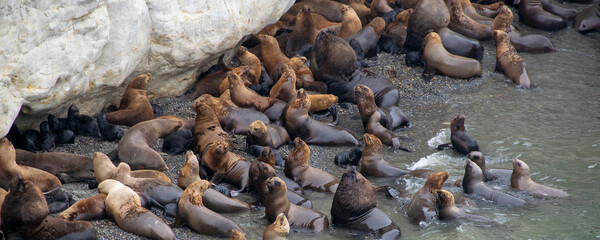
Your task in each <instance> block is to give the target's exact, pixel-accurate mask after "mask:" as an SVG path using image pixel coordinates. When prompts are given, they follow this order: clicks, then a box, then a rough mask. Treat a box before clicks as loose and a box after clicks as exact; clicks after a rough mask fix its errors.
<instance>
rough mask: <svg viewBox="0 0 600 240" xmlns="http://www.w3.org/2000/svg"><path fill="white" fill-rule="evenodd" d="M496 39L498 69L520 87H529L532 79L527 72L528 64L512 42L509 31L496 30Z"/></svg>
mask: <svg viewBox="0 0 600 240" xmlns="http://www.w3.org/2000/svg"><path fill="white" fill-rule="evenodd" d="M494 41H496V71H500V72H502V73H504V75H505V76H506V77H508V78H509V79H510V80H511V81H513V82H514V83H516V84H518V85H519V87H520V88H523V89H529V88H530V86H531V81H530V80H529V74H527V65H526V64H525V60H523V58H521V55H519V53H517V50H516V49H515V47H513V45H512V44H511V43H510V37H509V36H508V33H506V32H505V31H502V30H494Z"/></svg>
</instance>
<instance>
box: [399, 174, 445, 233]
mask: <svg viewBox="0 0 600 240" xmlns="http://www.w3.org/2000/svg"><path fill="white" fill-rule="evenodd" d="M449 176H450V174H448V173H447V172H437V173H434V174H431V175H429V177H428V178H427V181H425V184H424V185H423V187H421V189H419V191H417V193H415V195H414V196H413V198H412V199H411V200H410V203H409V204H408V208H407V210H406V215H408V218H410V220H411V221H412V222H413V223H415V224H419V222H421V221H425V222H429V221H431V220H433V219H434V218H435V217H436V212H437V205H436V204H435V202H434V197H433V192H434V191H435V190H436V189H442V185H444V182H446V180H448V177H449Z"/></svg>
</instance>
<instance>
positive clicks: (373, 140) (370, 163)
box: [360, 133, 409, 177]
mask: <svg viewBox="0 0 600 240" xmlns="http://www.w3.org/2000/svg"><path fill="white" fill-rule="evenodd" d="M363 141H364V142H365V146H364V149H363V152H362V158H361V162H360V173H361V174H363V175H364V176H374V177H399V176H402V175H404V174H407V173H408V172H409V171H406V170H403V169H400V168H398V167H395V166H392V165H391V164H390V163H388V162H386V161H385V160H384V159H383V156H381V141H380V140H379V138H377V137H376V136H374V135H372V134H369V133H365V134H364V135H363Z"/></svg>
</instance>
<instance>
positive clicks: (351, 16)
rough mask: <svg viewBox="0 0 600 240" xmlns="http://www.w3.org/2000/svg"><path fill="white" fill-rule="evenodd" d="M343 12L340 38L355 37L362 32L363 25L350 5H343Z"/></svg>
mask: <svg viewBox="0 0 600 240" xmlns="http://www.w3.org/2000/svg"><path fill="white" fill-rule="evenodd" d="M341 11H342V25H340V31H339V32H338V36H339V37H341V38H345V37H348V36H351V35H354V34H356V33H357V32H358V31H360V29H361V28H362V23H361V22H360V18H359V17H358V15H357V14H356V11H354V9H352V8H351V7H350V6H348V5H343V6H342V8H341ZM316 37H317V35H316V34H315V38H316ZM313 43H314V41H313Z"/></svg>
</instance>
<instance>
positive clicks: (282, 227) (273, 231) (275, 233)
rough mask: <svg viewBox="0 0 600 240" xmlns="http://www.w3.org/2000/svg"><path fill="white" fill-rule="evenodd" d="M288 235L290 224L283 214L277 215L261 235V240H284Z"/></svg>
mask: <svg viewBox="0 0 600 240" xmlns="http://www.w3.org/2000/svg"><path fill="white" fill-rule="evenodd" d="M288 233H290V223H289V222H288V220H287V218H286V217H285V213H280V214H277V218H276V219H275V221H273V223H271V225H269V227H267V229H265V232H264V233H263V238H262V239H263V240H285V239H287V238H286V236H287V235H288Z"/></svg>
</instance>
